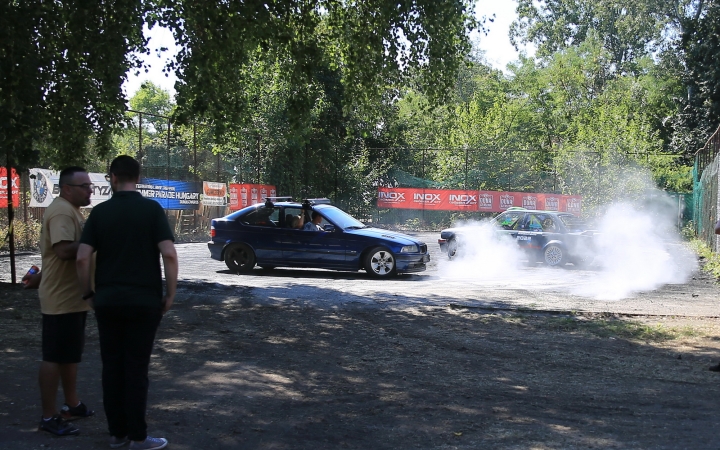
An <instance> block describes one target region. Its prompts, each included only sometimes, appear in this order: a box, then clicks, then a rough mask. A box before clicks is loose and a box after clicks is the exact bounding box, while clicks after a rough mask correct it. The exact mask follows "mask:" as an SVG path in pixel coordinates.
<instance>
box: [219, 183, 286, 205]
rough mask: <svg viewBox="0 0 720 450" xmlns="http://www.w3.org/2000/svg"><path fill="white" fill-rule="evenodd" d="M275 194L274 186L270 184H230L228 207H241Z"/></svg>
mask: <svg viewBox="0 0 720 450" xmlns="http://www.w3.org/2000/svg"><path fill="white" fill-rule="evenodd" d="M276 196H277V191H276V190H275V186H273V185H270V184H248V183H244V184H231V185H230V209H231V210H237V209H242V208H244V207H246V206H250V205H254V204H255V203H262V202H264V201H265V199H266V198H268V197H276Z"/></svg>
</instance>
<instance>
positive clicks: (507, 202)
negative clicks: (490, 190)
mask: <svg viewBox="0 0 720 450" xmlns="http://www.w3.org/2000/svg"><path fill="white" fill-rule="evenodd" d="M514 204H515V196H514V195H510V194H504V195H501V196H500V209H508V208H509V207H511V206H513V205H514Z"/></svg>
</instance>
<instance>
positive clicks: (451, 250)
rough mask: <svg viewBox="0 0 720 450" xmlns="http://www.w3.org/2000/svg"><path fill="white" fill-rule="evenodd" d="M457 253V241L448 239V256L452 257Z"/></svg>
mask: <svg viewBox="0 0 720 450" xmlns="http://www.w3.org/2000/svg"><path fill="white" fill-rule="evenodd" d="M456 253H457V242H455V240H452V241H450V243H449V244H448V256H449V257H450V258H452V257H453V256H455V254H456Z"/></svg>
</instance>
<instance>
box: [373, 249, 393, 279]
mask: <svg viewBox="0 0 720 450" xmlns="http://www.w3.org/2000/svg"><path fill="white" fill-rule="evenodd" d="M365 271H366V272H367V273H368V274H370V276H373V277H376V278H384V277H390V276H393V275H395V274H396V273H397V266H396V264H395V257H394V256H393V254H392V253H391V252H390V250H388V249H386V248H385V247H375V248H372V249H370V251H369V252H367V254H366V255H365Z"/></svg>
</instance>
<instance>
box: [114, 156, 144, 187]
mask: <svg viewBox="0 0 720 450" xmlns="http://www.w3.org/2000/svg"><path fill="white" fill-rule="evenodd" d="M110 173H111V174H113V175H115V177H117V179H118V181H120V182H122V183H125V182H128V181H137V180H138V179H139V178H140V163H139V162H137V161H136V160H135V158H133V157H132V156H128V155H120V156H118V157H117V158H115V159H113V161H112V162H111V163H110Z"/></svg>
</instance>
